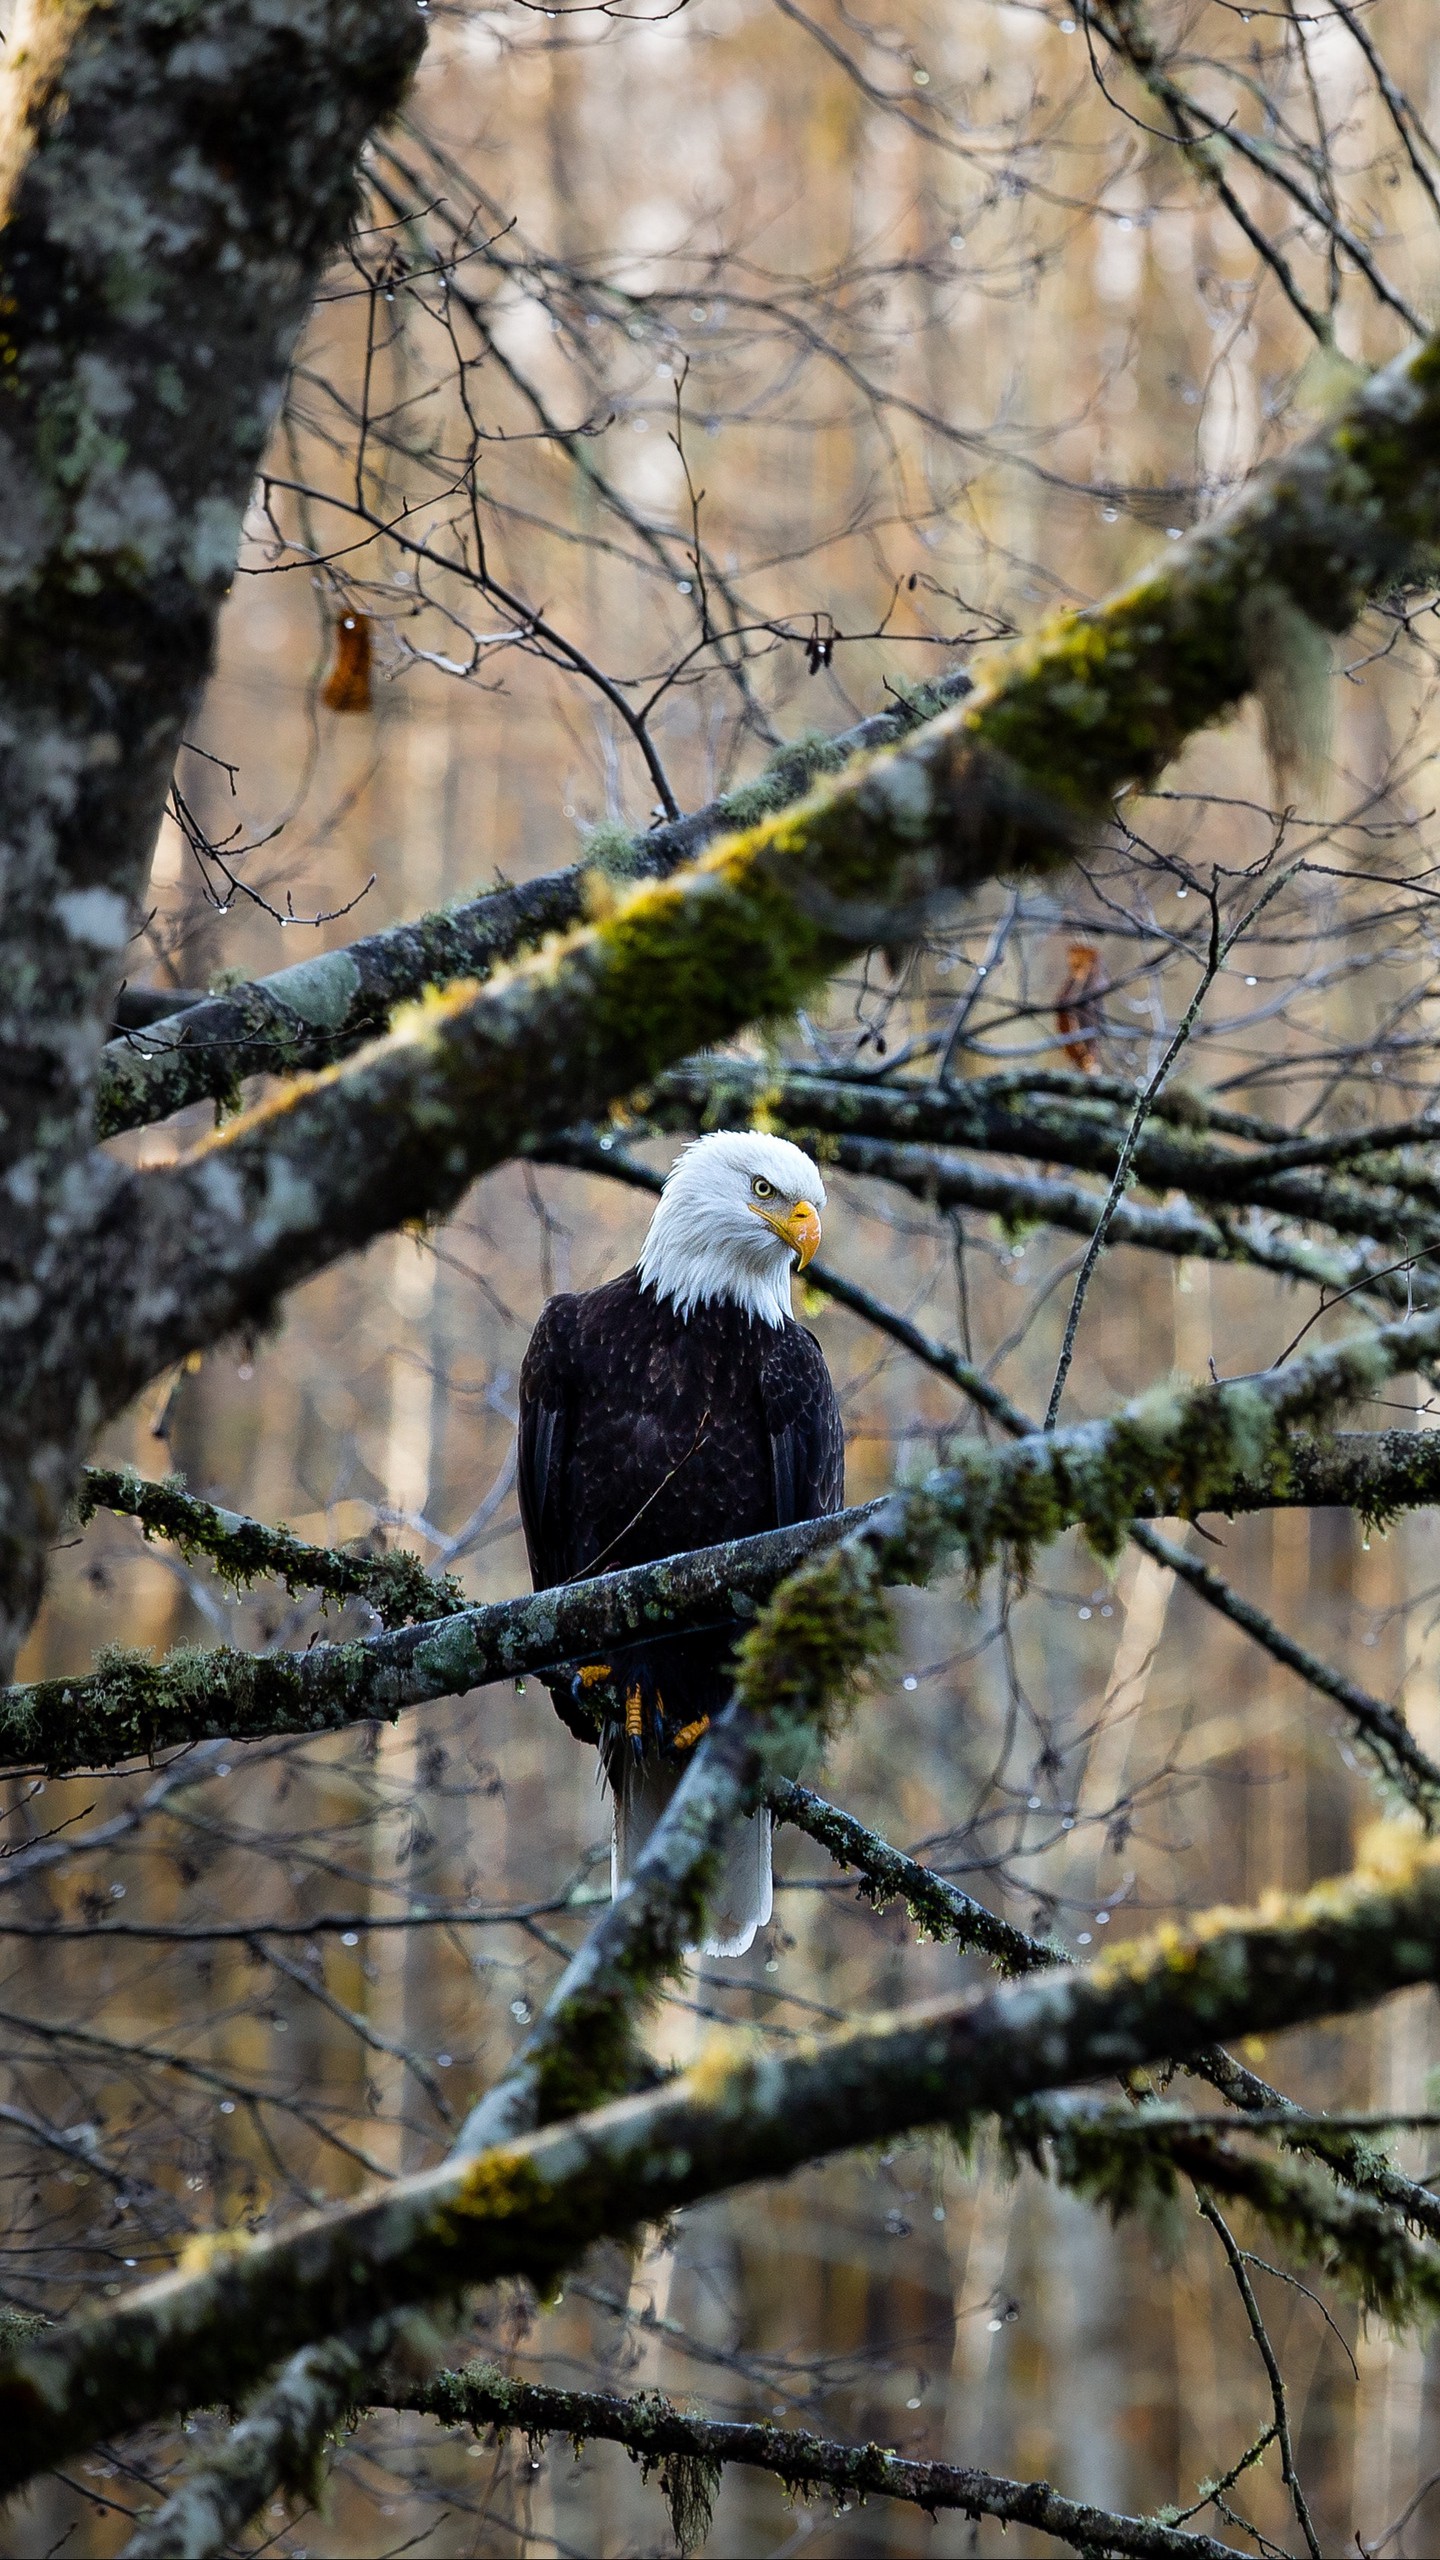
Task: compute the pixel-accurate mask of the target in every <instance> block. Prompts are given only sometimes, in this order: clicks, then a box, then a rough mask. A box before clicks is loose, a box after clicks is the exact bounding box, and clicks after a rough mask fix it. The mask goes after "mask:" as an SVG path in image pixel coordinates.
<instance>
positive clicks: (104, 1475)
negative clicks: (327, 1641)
mask: <svg viewBox="0 0 1440 2560" xmlns="http://www.w3.org/2000/svg"><path fill="white" fill-rule="evenodd" d="M75 1511H76V1516H77V1518H78V1519H79V1520H80V1522H81V1524H82V1526H83V1525H84V1523H85V1522H86V1521H89V1520H93V1519H94V1517H95V1514H96V1512H97V1511H116V1512H119V1513H120V1514H121V1516H122V1517H123V1518H125V1519H127V1520H138V1521H139V1522H140V1524H141V1526H142V1528H143V1529H144V1531H145V1535H146V1537H147V1538H148V1537H152V1536H154V1537H159V1538H165V1539H167V1540H168V1541H169V1543H170V1544H171V1545H172V1546H175V1547H178V1548H179V1549H180V1552H181V1554H182V1555H184V1556H204V1557H206V1558H207V1560H208V1561H209V1562H210V1563H211V1564H213V1566H214V1567H215V1570H216V1572H217V1573H218V1574H219V1575H220V1576H221V1579H222V1580H223V1581H225V1582H228V1583H230V1584H232V1585H233V1586H234V1588H235V1589H236V1590H240V1591H248V1589H249V1588H250V1585H251V1584H252V1583H253V1582H260V1581H264V1580H266V1579H267V1578H269V1577H270V1576H272V1575H273V1576H274V1577H275V1578H276V1579H277V1580H279V1581H281V1582H283V1583H284V1585H285V1588H286V1590H287V1591H320V1592H323V1593H324V1595H325V1597H326V1598H327V1599H328V1600H366V1601H368V1602H369V1604H370V1607H371V1608H372V1609H373V1610H374V1611H375V1613H376V1615H377V1617H378V1618H379V1619H380V1621H381V1623H382V1625H384V1626H387V1627H402V1626H405V1625H406V1624H407V1623H408V1622H410V1621H411V1620H413V1619H416V1618H424V1619H432V1618H453V1617H454V1616H455V1615H456V1613H457V1611H459V1610H461V1609H463V1608H464V1606H465V1601H464V1596H463V1594H462V1592H461V1589H460V1585H459V1583H458V1582H457V1581H456V1580H455V1578H454V1576H453V1574H448V1573H442V1574H435V1573H427V1572H426V1570H425V1567H424V1566H423V1565H422V1563H421V1562H420V1559H419V1557H418V1556H415V1555H411V1554H409V1553H408V1552H407V1550H406V1549H405V1548H403V1547H399V1548H395V1549H392V1550H391V1552H390V1553H389V1554H388V1555H380V1556H352V1555H346V1554H344V1553H343V1552H342V1551H341V1549H340V1548H338V1547H317V1546H312V1545H311V1543H310V1541H309V1540H308V1539H307V1538H297V1537H296V1536H295V1533H294V1531H293V1530H291V1529H271V1528H268V1527H267V1526H266V1524H265V1522H264V1521H263V1520H251V1519H248V1518H247V1517H246V1516H245V1514H244V1513H243V1512H240V1511H225V1510H222V1509H221V1508H220V1506H219V1505H218V1504H217V1503H214V1502H204V1501H202V1500H201V1499H200V1497H199V1496H198V1495H197V1494H193V1493H187V1492H186V1490H185V1487H184V1484H183V1482H182V1481H181V1479H180V1478H179V1477H178V1476H167V1477H165V1478H164V1480H163V1481H160V1482H157V1481H156V1479H155V1478H153V1477H151V1476H142V1475H140V1474H138V1473H137V1472H136V1470H135V1468H134V1467H87V1468H86V1469H85V1471H84V1473H83V1475H82V1476H81V1479H80V1492H79V1495H78V1497H77V1499H76V1503H75Z"/></svg>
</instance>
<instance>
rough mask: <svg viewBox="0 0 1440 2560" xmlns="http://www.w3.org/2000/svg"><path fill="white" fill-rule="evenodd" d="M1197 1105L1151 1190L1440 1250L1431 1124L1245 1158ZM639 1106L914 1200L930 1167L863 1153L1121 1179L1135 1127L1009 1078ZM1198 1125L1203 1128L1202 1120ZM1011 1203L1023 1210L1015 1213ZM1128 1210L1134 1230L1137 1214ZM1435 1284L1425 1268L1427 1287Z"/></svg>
mask: <svg viewBox="0 0 1440 2560" xmlns="http://www.w3.org/2000/svg"><path fill="white" fill-rule="evenodd" d="M1045 1081H1046V1082H1047V1083H1048V1082H1050V1081H1052V1080H1051V1079H1046V1080H1045ZM1054 1081H1059V1080H1058V1079H1055V1080H1054ZM1067 1081H1068V1080H1067ZM1097 1082H1098V1079H1097ZM1189 1099H1190V1098H1189V1096H1187V1095H1183V1094H1182V1095H1179V1096H1177V1097H1176V1100H1177V1102H1178V1103H1179V1104H1180V1105H1181V1111H1180V1112H1179V1113H1177V1114H1176V1115H1175V1116H1174V1117H1172V1118H1170V1119H1168V1120H1166V1119H1163V1118H1162V1117H1160V1115H1158V1114H1157V1115H1156V1117H1155V1118H1154V1119H1153V1120H1151V1121H1148V1122H1147V1124H1146V1126H1145V1128H1144V1129H1143V1130H1142V1131H1141V1133H1140V1136H1139V1138H1138V1140H1137V1142H1136V1145H1135V1148H1134V1150H1133V1153H1132V1156H1131V1159H1130V1169H1131V1171H1132V1173H1133V1175H1134V1177H1135V1179H1136V1181H1137V1182H1139V1183H1140V1184H1142V1185H1143V1186H1144V1187H1145V1188H1146V1189H1148V1190H1152V1191H1159V1192H1170V1191H1183V1192H1186V1193H1188V1194H1189V1195H1190V1198H1191V1199H1192V1200H1200V1201H1205V1202H1207V1203H1208V1204H1210V1206H1211V1207H1212V1209H1217V1210H1221V1211H1224V1210H1240V1209H1257V1208H1259V1209H1269V1210H1273V1211H1275V1212H1277V1213H1278V1214H1279V1215H1280V1216H1282V1217H1286V1218H1296V1219H1303V1220H1306V1221H1307V1222H1313V1223H1315V1224H1317V1225H1321V1226H1327V1227H1330V1228H1331V1229H1332V1230H1333V1231H1334V1232H1335V1233H1337V1234H1341V1235H1353V1236H1359V1237H1365V1238H1378V1239H1386V1240H1389V1239H1394V1240H1395V1241H1397V1242H1403V1243H1404V1244H1405V1245H1406V1246H1407V1247H1408V1248H1409V1249H1411V1250H1412V1251H1416V1250H1418V1248H1419V1247H1420V1246H1421V1245H1424V1244H1427V1243H1429V1244H1433V1243H1435V1242H1436V1241H1440V1188H1437V1185H1436V1182H1435V1176H1434V1171H1433V1167H1432V1165H1431V1164H1430V1162H1429V1161H1428V1160H1425V1159H1417V1158H1415V1157H1413V1156H1411V1157H1407V1156H1406V1154H1405V1152H1404V1149H1405V1147H1406V1146H1409V1145H1418V1144H1419V1143H1420V1142H1421V1141H1422V1140H1428V1141H1429V1142H1430V1143H1431V1144H1432V1145H1433V1141H1434V1138H1435V1135H1436V1134H1437V1133H1436V1129H1435V1125H1434V1123H1433V1122H1432V1121H1430V1120H1429V1119H1426V1120H1419V1121H1409V1122H1406V1123H1404V1124H1403V1125H1402V1126H1401V1127H1400V1129H1399V1130H1398V1132H1387V1131H1383V1130H1382V1131H1380V1132H1378V1133H1374V1134H1367V1133H1365V1132H1363V1131H1361V1132H1346V1133H1345V1135H1344V1136H1342V1137H1336V1138H1329V1139H1326V1138H1319V1139H1314V1138H1296V1139H1293V1140H1289V1139H1287V1140H1283V1141H1281V1142H1279V1143H1272V1144H1268V1145H1263V1146H1251V1147H1250V1148H1249V1149H1248V1150H1247V1151H1245V1152H1241V1150H1240V1148H1239V1147H1237V1146H1230V1147H1226V1146H1221V1145H1219V1144H1217V1142H1216V1136H1215V1134H1213V1133H1212V1131H1211V1130H1209V1129H1207V1128H1205V1127H1204V1126H1203V1125H1201V1126H1190V1127H1187V1126H1186V1118H1187V1117H1188V1116H1189V1115H1188V1113H1187V1112H1186V1111H1185V1106H1186V1105H1187V1104H1188V1103H1189ZM638 1101H639V1113H640V1120H641V1125H642V1126H647V1127H653V1128H657V1129H658V1128H663V1129H684V1130H685V1131H687V1132H689V1131H690V1130H693V1129H704V1128H723V1127H726V1126H729V1125H730V1124H731V1123H732V1122H733V1121H734V1120H735V1119H736V1118H737V1117H740V1118H742V1119H743V1118H747V1117H748V1118H750V1119H759V1120H761V1121H763V1122H764V1123H765V1124H766V1125H771V1126H774V1127H775V1128H777V1129H779V1130H781V1131H783V1133H784V1134H785V1135H786V1136H787V1137H794V1138H798V1139H799V1140H800V1141H801V1142H802V1143H806V1142H809V1143H810V1144H812V1145H814V1146H816V1147H817V1149H818V1151H819V1153H820V1156H821V1158H822V1161H823V1160H825V1159H826V1158H828V1156H829V1154H830V1147H831V1143H832V1142H833V1143H834V1144H835V1145H836V1146H843V1145H845V1144H846V1143H847V1142H848V1144H849V1147H850V1149H851V1150H852V1152H851V1154H850V1162H849V1169H850V1170H852V1171H854V1172H857V1173H867V1174H879V1175H881V1176H882V1178H890V1179H897V1180H906V1179H907V1176H908V1177H909V1180H908V1182H907V1187H910V1186H911V1185H912V1184H913V1185H914V1187H916V1188H917V1189H918V1188H920V1187H921V1185H920V1183H919V1182H918V1181H916V1179H915V1177H916V1175H917V1174H918V1173H919V1171H920V1167H919V1165H918V1164H916V1163H915V1161H914V1160H913V1159H911V1160H909V1161H907V1159H906V1158H905V1157H904V1156H901V1157H898V1158H896V1159H894V1160H892V1162H891V1165H890V1168H889V1170H888V1171H887V1162H886V1159H885V1157H884V1156H880V1157H876V1156H875V1155H873V1154H870V1153H868V1152H864V1153H862V1152H854V1150H855V1149H856V1148H857V1146H859V1145H860V1144H861V1143H862V1142H864V1141H871V1142H873V1141H880V1142H882V1143H883V1144H884V1145H886V1146H890V1147H906V1148H914V1147H926V1148H948V1149H955V1148H970V1149H978V1150H980V1151H982V1152H984V1153H986V1154H993V1155H1011V1156H1020V1157H1022V1158H1029V1159H1030V1160H1031V1161H1032V1162H1039V1163H1042V1164H1047V1165H1053V1164H1066V1165H1070V1166H1072V1167H1073V1168H1074V1169H1075V1171H1077V1172H1082V1173H1093V1174H1103V1175H1106V1176H1108V1175H1111V1174H1113V1173H1114V1170H1115V1167H1116V1165H1117V1163H1118V1162H1119V1158H1120V1150H1121V1147H1122V1145H1123V1144H1124V1139H1125V1129H1126V1123H1127V1120H1128V1117H1129V1113H1128V1111H1127V1110H1126V1108H1125V1107H1124V1106H1123V1105H1122V1106H1118V1107H1117V1105H1116V1103H1115V1102H1114V1101H1113V1100H1112V1099H1111V1098H1110V1095H1109V1094H1108V1093H1107V1094H1097V1095H1096V1097H1095V1098H1093V1099H1090V1098H1087V1097H1084V1096H1080V1095H1072V1094H1070V1093H1067V1092H1063V1091H1062V1092H1060V1093H1048V1092H1046V1091H1044V1090H1041V1089H1039V1088H1038V1087H1037V1086H1031V1087H1029V1088H1027V1087H1026V1085H1025V1084H1024V1082H1023V1081H1022V1080H1021V1079H1019V1078H1017V1077H1016V1076H1014V1075H1010V1074H1006V1075H996V1076H976V1077H974V1078H971V1079H967V1080H966V1081H964V1082H962V1083H960V1084H956V1085H924V1084H919V1083H916V1082H914V1081H912V1080H910V1079H906V1078H901V1077H897V1078H895V1079H893V1080H886V1081H883V1082H882V1081H881V1080H880V1079H879V1078H877V1077H874V1076H864V1077H862V1076H840V1075H815V1074H810V1073H808V1072H806V1071H805V1070H803V1069H790V1070H779V1071H772V1070H770V1069H767V1068H764V1067H760V1066H756V1065H753V1064H752V1063H751V1062H749V1061H748V1060H745V1059H732V1058H726V1059H720V1060H707V1061H706V1062H705V1063H704V1064H703V1065H699V1066H685V1067H680V1068H675V1069H672V1070H671V1071H670V1072H669V1073H668V1074H667V1075H665V1076H664V1077H663V1078H661V1079H660V1080H659V1081H658V1082H657V1084H656V1086H655V1089H654V1091H653V1092H652V1093H650V1094H648V1095H644V1096H642V1097H639V1098H638ZM1133 1106H1134V1096H1133V1093H1132V1094H1131V1097H1130V1108H1131V1109H1133ZM1195 1116H1196V1118H1197V1120H1200V1119H1202V1118H1203V1106H1201V1107H1200V1109H1198V1110H1197V1112H1196V1115H1195ZM1382 1141H1383V1142H1384V1143H1381V1142H1382ZM1347 1160H1348V1161H1347ZM842 1161H843V1159H842ZM947 1178H948V1179H949V1180H950V1181H951V1182H958V1181H959V1180H960V1179H961V1178H962V1169H961V1168H958V1167H953V1166H951V1165H950V1164H948V1163H947V1162H945V1161H944V1160H943V1159H942V1160H940V1161H939V1162H937V1163H936V1165H935V1168H934V1174H933V1183H934V1189H935V1196H936V1197H937V1198H939V1197H940V1196H941V1186H942V1185H944V1184H945V1183H946V1181H947ZM951 1196H952V1197H954V1198H955V1199H957V1200H958V1199H959V1198H960V1196H961V1195H960V1193H959V1191H958V1190H955V1191H953V1192H952V1194H951ZM971 1196H972V1197H974V1199H975V1204H976V1205H977V1206H987V1207H988V1206H990V1205H991V1202H990V1201H989V1200H988V1199H985V1198H983V1197H982V1196H980V1194H979V1193H978V1192H977V1193H975V1194H972V1195H971ZM1010 1200H1013V1201H1014V1203H1015V1210H1014V1212H1012V1211H1011V1210H1010V1208H1009V1205H1008V1204H1009V1201H1010ZM1100 1205H1101V1204H1100V1203H1099V1202H1097V1203H1095V1205H1094V1208H1093V1210H1092V1211H1091V1212H1090V1215H1089V1222H1088V1223H1089V1225H1090V1226H1092V1227H1093V1224H1094V1218H1095V1216H1096V1215H1098V1211H1099V1207H1100ZM994 1206H995V1209H996V1210H997V1212H998V1214H1000V1215H1002V1216H1004V1215H1008V1214H1018V1215H1020V1216H1021V1217H1028V1216H1029V1215H1031V1214H1032V1207H1033V1212H1034V1213H1038V1214H1041V1215H1045V1216H1049V1214H1050V1212H1051V1210H1052V1209H1054V1210H1056V1211H1057V1212H1059V1214H1058V1215H1057V1217H1056V1221H1055V1222H1056V1223H1057V1224H1060V1225H1066V1226H1070V1225H1073V1224H1076V1223H1077V1215H1076V1213H1075V1212H1074V1211H1073V1210H1072V1211H1069V1212H1068V1213H1067V1212H1066V1210H1065V1204H1064V1203H1063V1201H1062V1200H1060V1199H1057V1198H1056V1197H1055V1196H1054V1194H1053V1193H1052V1192H1036V1193H1034V1194H1028V1195H1027V1192H1026V1190H1025V1189H1024V1188H1020V1189H1016V1190H1012V1191H1009V1192H1008V1193H1001V1194H998V1195H997V1196H996V1197H995V1199H994ZM1086 1206H1087V1208H1088V1206H1089V1204H1088V1203H1087V1204H1086ZM1126 1207H1128V1208H1130V1209H1131V1212H1132V1215H1133V1204H1126ZM1151 1216H1152V1225H1151V1228H1150V1229H1149V1230H1147V1226H1146V1223H1145V1220H1144V1219H1143V1218H1142V1219H1141V1221H1140V1222H1139V1223H1138V1224H1137V1225H1135V1226H1134V1227H1133V1228H1128V1229H1127V1221H1126V1214H1125V1208H1122V1209H1121V1211H1120V1212H1119V1213H1118V1223H1117V1224H1116V1225H1115V1226H1114V1227H1113V1228H1112V1234H1113V1235H1114V1236H1115V1238H1116V1240H1117V1242H1129V1241H1135V1242H1144V1241H1147V1236H1148V1232H1153V1233H1154V1234H1155V1236H1156V1238H1157V1241H1158V1240H1159V1239H1160V1238H1161V1237H1163V1236H1164V1235H1165V1234H1166V1230H1165V1229H1164V1228H1162V1227H1159V1226H1158V1225H1154V1224H1153V1220H1154V1216H1155V1213H1151ZM1086 1231H1087V1230H1086V1229H1084V1228H1082V1229H1080V1232H1086ZM1169 1232H1170V1233H1172V1234H1173V1235H1174V1238H1175V1243H1174V1244H1173V1245H1172V1244H1171V1243H1169V1242H1162V1243H1161V1244H1160V1249H1161V1250H1162V1251H1172V1250H1175V1249H1176V1247H1177V1246H1179V1245H1180V1235H1181V1233H1182V1230H1181V1229H1179V1228H1176V1229H1172V1230H1170V1231H1169ZM1202 1232H1203V1231H1202ZM1180 1249H1181V1250H1184V1251H1192V1250H1193V1251H1200V1252H1203V1251H1204V1250H1205V1246H1204V1243H1203V1242H1202V1241H1200V1240H1199V1238H1198V1236H1197V1241H1196V1243H1195V1244H1194V1245H1193V1246H1192V1245H1189V1244H1186V1245H1184V1246H1181V1247H1180ZM1217 1258H1218V1257H1217ZM1295 1276H1297V1277H1313V1278H1317V1279H1324V1278H1326V1277H1327V1276H1328V1275H1327V1274H1326V1273H1325V1272H1324V1271H1323V1270H1319V1269H1317V1270H1314V1271H1311V1272H1306V1271H1305V1270H1304V1269H1303V1268H1302V1269H1300V1270H1298V1271H1297V1272H1296V1274H1295ZM1352 1276H1353V1275H1352ZM1423 1279H1424V1265H1423V1263H1422V1265H1421V1282H1422V1285H1423ZM1347 1285H1348V1284H1347Z"/></svg>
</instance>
